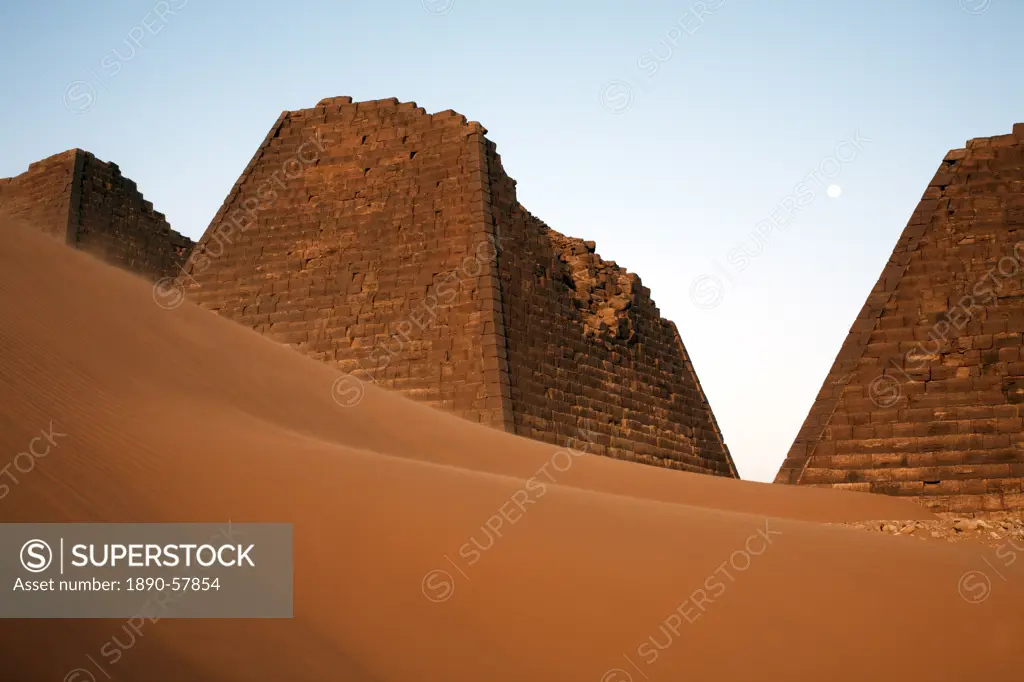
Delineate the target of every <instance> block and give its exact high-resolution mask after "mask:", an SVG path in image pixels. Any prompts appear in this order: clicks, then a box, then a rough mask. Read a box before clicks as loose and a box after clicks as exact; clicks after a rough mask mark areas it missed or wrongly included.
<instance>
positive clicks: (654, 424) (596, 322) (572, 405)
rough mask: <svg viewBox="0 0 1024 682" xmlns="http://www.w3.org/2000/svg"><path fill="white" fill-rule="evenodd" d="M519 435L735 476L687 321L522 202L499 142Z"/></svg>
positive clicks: (496, 172)
mask: <svg viewBox="0 0 1024 682" xmlns="http://www.w3.org/2000/svg"><path fill="white" fill-rule="evenodd" d="M488 161H489V185H490V187H489V189H490V195H491V196H490V199H491V203H492V206H493V207H494V213H495V220H496V222H497V225H498V226H499V229H498V232H499V234H500V237H501V238H500V240H499V243H500V245H501V251H500V253H501V257H500V266H501V284H502V287H501V288H502V303H503V312H504V326H505V330H506V342H507V353H508V358H509V373H510V379H511V389H512V390H511V395H512V410H513V415H514V419H515V430H516V433H518V434H519V435H522V436H527V437H530V438H534V439H537V440H543V441H547V442H551V443H557V444H560V445H564V444H567V443H568V444H570V445H572V446H573V447H576V448H580V449H586V450H588V451H590V452H596V453H599V454H604V455H608V456H612V457H616V458H620V459H629V460H634V461H638V462H643V463H646V464H653V465H657V466H664V467H670V468H674V469H684V470H688V471H699V472H704V473H708V472H711V473H715V474H718V475H722V476H732V477H735V476H736V475H737V474H736V470H735V468H734V467H733V464H732V460H731V458H730V456H729V452H728V449H727V448H726V447H725V444H724V442H723V440H722V437H721V434H720V432H719V430H718V426H717V424H716V423H715V419H714V416H713V415H712V413H711V409H710V407H709V406H708V403H707V400H706V399H705V397H704V394H703V391H702V390H701V387H700V384H699V382H698V381H697V377H696V374H695V373H694V371H693V367H692V365H691V364H690V361H689V357H688V355H687V353H686V349H685V348H684V347H683V344H682V341H681V340H680V338H679V335H678V332H677V331H676V328H675V325H674V324H673V323H672V322H669V321H668V320H665V319H663V318H662V317H661V314H660V311H659V310H658V308H657V307H656V306H655V304H654V301H652V300H651V297H650V290H648V289H647V288H646V287H644V286H643V285H642V284H641V282H640V278H639V277H638V276H637V275H635V274H632V273H629V272H627V271H626V270H624V269H623V268H620V267H619V266H617V265H616V264H615V263H614V262H609V261H604V260H602V259H601V258H600V257H599V256H598V255H597V254H596V253H595V245H594V243H593V242H585V241H583V240H581V239H574V238H571V237H566V236H564V235H561V234H559V233H558V232H555V231H554V230H552V229H550V228H549V227H548V226H547V225H545V224H544V223H543V222H541V221H540V220H538V219H537V218H535V217H534V216H532V215H530V213H529V212H528V211H526V209H524V208H523V207H522V206H521V205H519V203H518V201H517V200H516V192H515V181H514V180H512V179H510V178H509V177H508V176H507V175H506V174H505V172H504V170H503V168H502V165H501V159H500V157H499V155H498V154H497V150H496V147H495V145H494V144H493V143H489V144H488Z"/></svg>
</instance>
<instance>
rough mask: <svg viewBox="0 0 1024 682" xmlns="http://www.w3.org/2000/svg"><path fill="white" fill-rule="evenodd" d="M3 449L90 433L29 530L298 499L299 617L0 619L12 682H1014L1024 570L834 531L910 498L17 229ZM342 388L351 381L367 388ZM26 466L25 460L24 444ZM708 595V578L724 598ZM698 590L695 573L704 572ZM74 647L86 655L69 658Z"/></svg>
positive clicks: (42, 478) (8, 240) (17, 503)
mask: <svg viewBox="0 0 1024 682" xmlns="http://www.w3.org/2000/svg"><path fill="white" fill-rule="evenodd" d="M2 233H3V235H4V237H3V239H2V240H0V320H3V322H2V324H0V457H3V456H4V455H3V453H9V454H10V455H11V456H13V454H14V453H16V452H18V451H19V450H21V449H23V448H24V444H25V443H26V442H27V441H28V439H30V438H31V437H33V435H34V434H36V433H37V432H38V431H39V430H40V429H41V428H44V427H46V426H47V425H48V424H49V423H50V422H51V421H52V422H53V423H54V425H55V426H56V427H57V429H58V430H59V431H60V432H61V433H65V434H67V436H66V437H65V438H63V439H62V440H61V442H60V444H59V446H58V447H57V448H55V450H54V452H53V453H52V454H51V455H50V456H48V457H47V458H46V460H45V461H41V462H40V463H39V465H38V466H37V467H36V468H35V469H34V470H33V471H32V472H30V473H29V474H26V475H25V476H24V477H23V479H22V480H21V481H20V482H19V484H18V485H16V486H14V487H13V488H12V489H11V490H10V492H9V494H8V495H7V496H6V498H5V499H3V500H0V521H4V522H29V521H44V522H86V521H105V522H114V521H133V522H158V521H168V522H169V521H176V522H178V521H180V522H191V521H195V522H199V521H203V522H222V521H226V520H228V519H230V520H232V521H233V522H255V521H283V522H291V523H293V524H294V532H295V547H294V550H295V587H294V595H295V617H294V618H293V619H290V620H262V621H261V620H244V621H243V620H227V621H219V620H168V619H165V620H161V621H160V622H158V623H155V624H151V625H149V624H148V625H146V626H145V628H144V629H143V631H142V636H141V637H139V638H138V639H137V641H136V642H135V643H134V644H133V646H132V647H131V648H130V650H126V651H125V652H124V655H123V657H121V658H120V659H119V660H118V661H117V662H116V663H115V664H113V665H112V666H108V667H107V668H106V672H105V673H102V672H100V671H98V670H97V669H96V667H95V665H94V664H93V663H92V661H91V660H90V658H89V657H90V656H91V657H92V658H98V656H97V652H98V651H99V650H100V648H101V646H102V645H103V644H104V643H105V642H107V641H109V640H110V638H111V637H112V636H117V635H119V636H120V637H121V641H124V640H125V633H124V632H123V625H124V624H123V622H121V621H114V620H104V621H99V620H92V621H82V620H78V621H74V620H61V621H43V620H33V621H0V631H2V635H3V637H2V640H0V641H2V643H0V648H2V654H3V661H4V671H5V672H4V675H3V679H5V680H7V679H10V680H18V681H21V680H26V681H28V680H31V681H34V680H50V679H52V680H58V679H69V681H70V682H82V681H83V680H89V679H91V678H90V677H88V676H87V674H86V672H85V671H89V674H91V675H93V676H94V677H95V679H106V677H104V674H108V675H110V676H111V677H112V678H113V679H123V680H147V681H154V682H157V681H160V680H168V681H170V680H249V679H278V680H298V681H303V680H310V681H319V680H366V681H370V680H374V681H381V682H430V681H434V680H437V681H438V682H440V681H442V680H444V681H446V682H455V681H462V680H464V681H466V682H470V681H472V682H482V681H486V682H503V681H506V680H507V681H510V682H511V681H513V680H515V681H520V680H540V681H545V682H546V681H551V682H575V681H576V680H580V681H590V682H597V681H599V680H601V681H603V682H627V681H628V680H634V681H636V682H639V681H640V680H647V679H650V680H678V679H704V680H755V679H758V680H774V679H778V680H786V681H787V682H797V681H800V680H808V681H809V680H815V681H817V680H821V679H830V680H833V681H836V682H842V681H845V680H850V681H853V680H857V681H858V682H860V681H862V680H864V679H874V680H905V679H920V680H929V681H931V680H935V681H939V680H972V681H973V680H977V679H983V678H984V676H986V675H1002V676H1005V677H1004V678H1001V679H1016V677H1015V676H1017V677H1019V675H1020V671H1021V669H1022V667H1024V655H1022V654H1021V648H1020V642H1021V641H1022V638H1024V571H1022V570H1020V566H1021V565H1024V562H1018V563H1017V564H1016V565H1013V566H1009V567H1007V568H1005V569H1004V570H1003V574H1004V580H1003V581H999V582H996V583H995V584H994V585H993V586H992V595H991V598H988V599H985V600H983V601H981V602H980V603H969V602H968V601H966V600H965V599H963V598H961V596H960V593H959V591H958V582H959V580H960V578H961V576H962V575H964V574H965V573H967V572H969V571H973V570H977V569H984V567H985V566H986V564H985V559H986V557H987V555H985V554H984V552H991V550H987V549H985V548H982V547H967V546H963V545H956V546H951V545H945V544H942V543H932V542H923V541H918V540H913V539H904V538H894V537H888V536H884V535H879V534H868V533H861V532H858V531H856V530H851V529H847V528H841V527H835V526H830V525H826V523H824V522H838V521H856V520H864V519H880V518H904V519H928V518H930V515H929V514H928V513H926V512H925V511H924V510H923V509H921V508H919V507H917V506H916V505H914V504H913V503H910V502H905V501H902V500H898V499H895V498H889V497H883V496H871V495H864V494H854V493H846V492H840V491H834V490H818V489H813V488H794V487H789V486H785V487H784V486H772V485H766V484H758V483H751V482H743V481H731V480H726V479H717V478H713V477H710V476H702V475H695V474H687V473H682V472H675V471H665V470H658V469H655V468H652V467H646V466H642V465H636V464H631V463H628V462H618V461H613V460H610V459H606V458H601V457H594V456H579V457H573V456H570V455H565V454H564V453H563V454H556V452H557V450H556V448H554V447H552V446H550V445H545V444H541V443H536V442H532V441H527V440H524V439H520V438H516V437H513V436H509V435H507V434H503V433H499V432H497V431H493V430H490V429H487V428H485V427H481V426H477V425H473V424H469V423H467V422H464V421H462V420H460V419H458V418H455V417H451V416H448V415H445V414H441V413H439V412H437V411H435V410H432V409H430V408H427V407H424V406H422V405H418V404H415V403H413V402H411V401H409V400H407V399H405V398H402V397H400V396H398V395H394V394H391V393H388V392H385V391H381V390H377V389H375V388H373V387H366V388H365V394H364V395H363V396H362V399H361V401H359V403H358V404H357V405H355V406H352V407H342V406H340V405H339V404H338V402H337V401H336V400H335V399H334V398H335V396H336V381H337V380H338V377H339V374H338V373H337V372H336V371H334V370H333V369H332V368H331V367H329V366H327V365H324V364H320V363H317V362H314V361H311V360H309V359H307V358H305V357H303V356H301V355H299V354H298V353H295V352H294V351H292V350H291V349H289V348H286V347H283V346H279V345H277V344H274V343H273V342H272V341H269V340H268V339H266V338H264V337H261V336H259V335H257V334H255V333H252V332H250V331H248V330H246V329H243V328H241V327H240V326H238V325H235V324H234V323H232V322H229V321H227V320H224V319H221V318H219V317H217V316H216V315H213V314H211V313H208V312H206V311H203V310H200V309H198V308H195V307H193V306H191V305H188V304H186V305H182V306H181V307H179V308H176V309H174V310H170V311H169V310H164V309H161V308H160V307H158V306H157V305H155V304H154V302H153V298H152V291H151V287H150V286H149V285H148V284H146V283H145V282H143V281H141V280H138V279H135V278H134V277H133V276H131V275H129V274H127V273H124V272H121V271H118V270H115V269H113V268H110V267H108V266H105V265H103V264H101V263H100V262H98V261H95V260H92V259H91V258H89V257H88V256H86V255H84V254H81V253H78V252H75V251H73V250H71V249H68V248H67V247H65V246H63V245H61V244H58V243H57V242H54V241H50V240H48V239H46V238H43V237H40V236H38V235H36V234H34V233H31V232H30V231H28V230H26V229H24V227H23V226H13V225H4V226H3V227H2ZM345 386H346V390H352V389H353V385H350V384H345ZM2 464H4V462H2V461H0V465H2ZM701 590H702V592H701ZM695 591H696V593H695ZM76 668H82V669H83V671H82V672H80V673H76V674H78V677H70V678H69V677H66V676H67V675H69V673H71V671H72V670H74V669H76Z"/></svg>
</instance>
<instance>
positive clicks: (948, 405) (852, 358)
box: [775, 124, 1024, 513]
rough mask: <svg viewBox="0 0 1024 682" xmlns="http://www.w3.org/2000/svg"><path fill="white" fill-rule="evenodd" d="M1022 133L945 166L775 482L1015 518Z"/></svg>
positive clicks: (1022, 327)
mask: <svg viewBox="0 0 1024 682" xmlns="http://www.w3.org/2000/svg"><path fill="white" fill-rule="evenodd" d="M1022 281H1024V124H1017V125H1015V126H1014V127H1013V134H1010V135H1000V136H996V137H991V138H980V139H974V140H971V141H969V142H968V143H967V146H966V148H964V149H954V150H953V151H951V152H949V153H948V154H946V157H945V158H944V159H943V161H942V164H941V165H940V167H939V169H938V172H937V173H936V174H935V177H934V178H932V180H931V182H930V183H928V189H927V190H926V191H925V193H924V196H923V198H922V199H921V202H920V203H919V204H918V206H917V208H916V210H915V211H914V212H913V215H912V216H911V218H910V222H909V223H908V225H907V227H906V228H905V229H904V231H903V234H902V236H901V237H900V239H899V242H898V243H897V244H896V248H895V249H894V250H893V253H892V256H890V258H889V262H888V263H887V264H886V266H885V268H884V269H883V270H882V275H881V277H880V278H879V279H878V283H877V284H876V285H875V287H874V289H872V291H871V294H870V295H869V296H868V300H867V303H866V304H865V305H864V308H863V309H862V310H861V312H860V314H859V315H858V316H857V319H856V320H855V321H854V323H853V327H852V328H851V329H850V333H849V335H848V336H847V338H846V341H845V342H844V343H843V346H842V349H841V350H840V351H839V355H838V357H837V358H836V360H835V363H834V364H833V365H832V369H831V370H830V371H829V373H828V376H827V377H826V379H825V382H824V384H823V385H822V387H821V391H820V392H819V394H818V397H817V400H815V402H814V404H813V406H812V407H811V410H810V413H809V414H808V416H807V419H806V421H805V422H804V424H803V427H802V428H801V429H800V432H799V434H798V435H797V438H796V440H795V442H794V443H793V446H792V448H791V449H790V451H789V454H788V455H787V457H786V460H785V462H784V464H783V465H782V468H781V470H780V471H779V473H778V475H777V477H776V479H775V481H776V482H777V483H795V484H800V485H815V486H832V487H836V488H847V489H850V490H864V491H870V492H877V493H886V494H890V495H902V496H910V497H915V498H918V499H919V500H920V501H921V502H922V503H923V504H925V505H926V506H928V507H929V508H931V509H932V510H934V511H936V512H949V513H975V512H982V513H984V512H1004V511H1017V510H1022V509H1024V494H1022V492H1021V482H1022V480H1024V427H1022V419H1021V418H1022V416H1024V356H1022V355H1024V350H1022V349H1024V344H1022V333H1024V286H1022Z"/></svg>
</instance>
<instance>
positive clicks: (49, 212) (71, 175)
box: [0, 149, 193, 279]
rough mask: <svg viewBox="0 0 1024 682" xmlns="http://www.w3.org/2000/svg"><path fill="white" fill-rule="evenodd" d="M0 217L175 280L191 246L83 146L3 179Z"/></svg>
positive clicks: (150, 274) (111, 165)
mask: <svg viewBox="0 0 1024 682" xmlns="http://www.w3.org/2000/svg"><path fill="white" fill-rule="evenodd" d="M0 214H3V215H6V216H8V217H10V218H14V219H16V220H22V221H24V222H26V223H28V224H29V225H32V226H34V227H36V228H37V229H40V230H42V231H44V232H46V233H48V234H51V235H53V236H55V237H58V238H60V239H62V240H64V241H65V242H66V243H67V244H68V245H69V246H73V247H75V248H78V249H81V250H83V251H86V252H88V253H91V254H92V255H94V256H96V257H98V258H101V259H102V260H105V261H106V262H108V263H111V264H112V265H117V266H120V267H123V268H125V269H128V270H131V271H133V272H136V273H138V274H141V275H144V276H146V277H148V278H150V279H158V278H160V277H168V276H174V275H176V274H177V273H178V272H179V271H180V269H181V267H182V265H183V264H184V262H185V260H186V258H187V257H188V254H189V252H190V251H191V249H192V246H193V244H192V241H191V240H190V239H188V238H187V237H183V236H182V235H180V234H178V233H177V232H175V231H174V230H172V229H171V228H170V226H169V225H168V224H167V220H166V219H165V218H164V215H163V214H162V213H160V212H158V211H154V210H153V204H152V203H150V202H149V201H146V200H145V199H144V198H143V196H142V194H140V193H139V191H138V188H137V187H136V185H135V183H134V182H132V181H131V180H129V179H128V178H126V177H124V176H123V175H121V171H120V169H119V168H118V167H117V164H114V163H106V162H104V161H100V160H99V159H97V158H96V157H95V156H93V155H92V154H90V153H89V152H86V151H83V150H81V149H70V150H68V151H66V152H62V153H60V154H55V155H54V156H50V157H48V158H45V159H43V160H41V161H37V162H35V163H33V164H31V165H30V166H29V168H28V170H27V171H25V172H24V173H22V174H21V175H18V176H15V177H13V178H4V179H0Z"/></svg>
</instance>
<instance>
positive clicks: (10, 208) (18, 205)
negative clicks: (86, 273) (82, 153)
mask: <svg viewBox="0 0 1024 682" xmlns="http://www.w3.org/2000/svg"><path fill="white" fill-rule="evenodd" d="M78 152H79V150H77V149H71V150H68V151H66V152H62V153H60V154H55V155H53V156H50V157H47V158H45V159H43V160H41V161H36V162H35V163H33V164H31V165H29V167H28V170H27V171H25V172H24V173H22V174H21V175H16V176H15V177H13V178H3V179H0V212H2V213H3V214H4V215H7V216H10V217H12V218H16V219H18V220H20V221H23V222H25V224H27V225H29V226H31V227H33V228H35V229H38V230H41V231H43V232H46V233H47V234H50V235H53V236H55V237H59V238H62V239H64V240H65V241H66V240H67V239H68V238H69V228H72V227H73V226H72V224H71V223H70V217H71V199H72V197H71V194H72V188H73V187H74V185H75V184H76V183H75V173H74V169H75V158H76V155H77V154H78ZM73 234H74V231H73V229H72V230H71V231H70V235H71V238H73Z"/></svg>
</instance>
